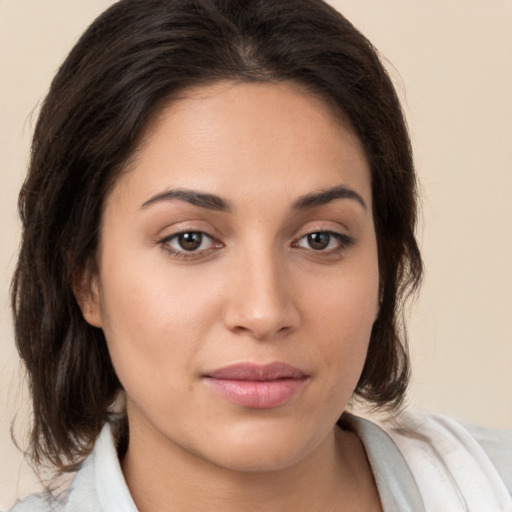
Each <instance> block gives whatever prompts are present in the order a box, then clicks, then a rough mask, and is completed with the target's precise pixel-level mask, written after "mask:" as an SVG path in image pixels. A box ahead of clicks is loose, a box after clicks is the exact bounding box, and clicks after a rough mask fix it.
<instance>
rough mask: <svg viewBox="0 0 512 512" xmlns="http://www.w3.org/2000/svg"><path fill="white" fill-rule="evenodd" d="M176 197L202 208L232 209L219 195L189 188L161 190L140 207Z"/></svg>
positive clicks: (222, 210)
mask: <svg viewBox="0 0 512 512" xmlns="http://www.w3.org/2000/svg"><path fill="white" fill-rule="evenodd" d="M174 199H178V200H180V201H185V202H187V203H190V204H193V205H194V206H199V207H200V208H206V209H208V210H215V211H220V212H228V211H230V210H231V207H230V206H229V203H228V202H227V201H226V200H224V199H222V198H221V197H219V196H216V195H214V194H206V193H203V192H197V191H195V190H188V189H171V190H165V191H164V192H160V193H158V194H156V195H154V196H152V197H150V198H149V199H148V200H147V201H145V202H144V203H143V204H142V205H141V207H140V208H141V210H144V209H146V208H148V207H149V206H151V205H153V204H155V203H159V202H161V201H172V200H174Z"/></svg>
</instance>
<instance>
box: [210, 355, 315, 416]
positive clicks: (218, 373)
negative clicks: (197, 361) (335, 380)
mask: <svg viewBox="0 0 512 512" xmlns="http://www.w3.org/2000/svg"><path fill="white" fill-rule="evenodd" d="M307 380H308V375H307V374H305V373H304V372H302V371H301V370H299V369H298V368H295V367H294V366H291V365H288V364H286V363H281V362H274V363H270V364H267V365H258V364H254V363H238V364H233V365H228V366H225V367H223V368H219V369H217V370H214V371H212V372H208V373H207V374H205V375H204V381H205V383H206V384H207V385H208V386H209V387H210V388H211V389H212V390H213V391H215V392H216V393H218V394H220V395H221V396H222V397H224V398H225V399H227V400H228V401H230V402H233V403H235V404H237V405H241V406H243V407H248V408H252V409H271V408H274V407H279V406H280V405H284V404H285V403H286V402H288V401H289V400H291V399H292V398H293V397H294V396H295V395H297V393H298V392H299V391H300V390H301V389H302V388H303V386H304V384H305V383H306V381H307Z"/></svg>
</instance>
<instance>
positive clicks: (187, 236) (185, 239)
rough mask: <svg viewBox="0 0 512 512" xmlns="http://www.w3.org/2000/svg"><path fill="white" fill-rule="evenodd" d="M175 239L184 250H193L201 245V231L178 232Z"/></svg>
mask: <svg viewBox="0 0 512 512" xmlns="http://www.w3.org/2000/svg"><path fill="white" fill-rule="evenodd" d="M176 241H177V243H178V245H179V247H180V249H183V250H184V251H195V250H197V249H199V247H201V244H202V243H203V233H200V232H198V231H191V232H190V233H180V234H179V235H178V236H177V237H176Z"/></svg>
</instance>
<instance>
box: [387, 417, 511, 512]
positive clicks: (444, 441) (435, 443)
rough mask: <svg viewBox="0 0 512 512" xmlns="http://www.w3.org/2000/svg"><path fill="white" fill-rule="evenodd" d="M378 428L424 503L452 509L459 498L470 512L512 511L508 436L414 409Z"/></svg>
mask: <svg viewBox="0 0 512 512" xmlns="http://www.w3.org/2000/svg"><path fill="white" fill-rule="evenodd" d="M379 425H380V426H381V428H383V429H384V430H385V432H386V433H387V434H388V435H389V436H390V437H391V439H392V440H393V441H394V443H395V444H396V445H397V447H398V449H399V450H400V452H401V453H402V455H403V457H404V459H405V460H406V461H407V464H408V465H409V467H410V469H411V472H412V473H413V475H414V478H415V480H416V482H417V484H418V486H419V487H420V489H421V491H422V495H423V496H427V500H429V499H431V500H432V501H435V502H436V503H437V501H439V502H440V503H442V502H444V503H445V504H446V503H450V500H452V501H453V503H454V504H455V503H458V502H460V500H461V497H463V498H462V499H463V500H464V501H465V502H466V503H474V504H475V505H474V509H475V510H509V509H510V508H511V507H512V500H511V495H512V481H511V480H512V478H511V476H512V475H511V472H512V433H511V432H506V431H497V430H492V429H484V428H478V427H465V426H463V425H462V424H460V423H458V422H457V421H455V420H453V419H451V418H448V417H446V416H443V415H440V414H433V413H428V412H425V411H419V410H415V409H408V410H406V411H404V412H402V413H401V414H399V415H398V416H397V417H395V418H392V419H389V420H385V421H383V422H379ZM482 507H483V508H482ZM427 509H428V507H427ZM454 510H456V508H454ZM471 510H473V509H472V508H471Z"/></svg>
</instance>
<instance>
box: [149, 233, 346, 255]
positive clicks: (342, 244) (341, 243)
mask: <svg viewBox="0 0 512 512" xmlns="http://www.w3.org/2000/svg"><path fill="white" fill-rule="evenodd" d="M192 234H194V235H200V236H201V238H202V240H201V244H200V246H201V245H202V244H203V242H204V239H205V238H206V239H209V240H210V243H211V244H213V247H208V248H207V249H202V250H197V249H196V250H191V251H187V250H186V249H182V250H178V249H175V248H173V247H172V246H170V245H169V243H170V242H171V241H172V240H175V239H178V237H180V236H183V235H192ZM312 235H328V236H329V237H330V238H334V239H335V240H336V241H337V242H338V245H337V247H334V248H330V249H313V248H306V247H300V246H299V242H300V241H301V240H304V239H307V237H310V236H312ZM331 241H332V240H331V239H329V244H330V243H331ZM157 243H158V244H159V245H161V246H162V249H163V250H164V251H166V252H167V253H168V254H169V255H171V256H173V257H175V258H180V259H185V260H188V259H194V258H200V257H201V256H205V255H206V254H208V253H210V252H211V251H212V250H216V249H221V248H222V247H224V245H223V244H222V243H221V242H219V241H218V240H216V239H215V238H214V237H213V236H211V235H209V234H208V233H206V232H204V231H199V230H186V231H180V232H179V233H174V234H173V235H171V236H166V237H165V238H162V239H161V240H159V241H158V242H157ZM354 243H355V239H354V238H353V237H351V236H349V235H346V234H343V233H338V232H336V231H329V230H317V231H311V232H309V233H306V234H304V235H302V236H301V237H300V238H298V239H297V240H296V241H294V242H292V247H295V248H298V249H303V250H306V251H311V252H312V253H313V254H318V255H335V254H340V253H342V252H344V251H345V250H347V249H348V248H349V247H350V246H352V245H354ZM200 246H199V247H200Z"/></svg>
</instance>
